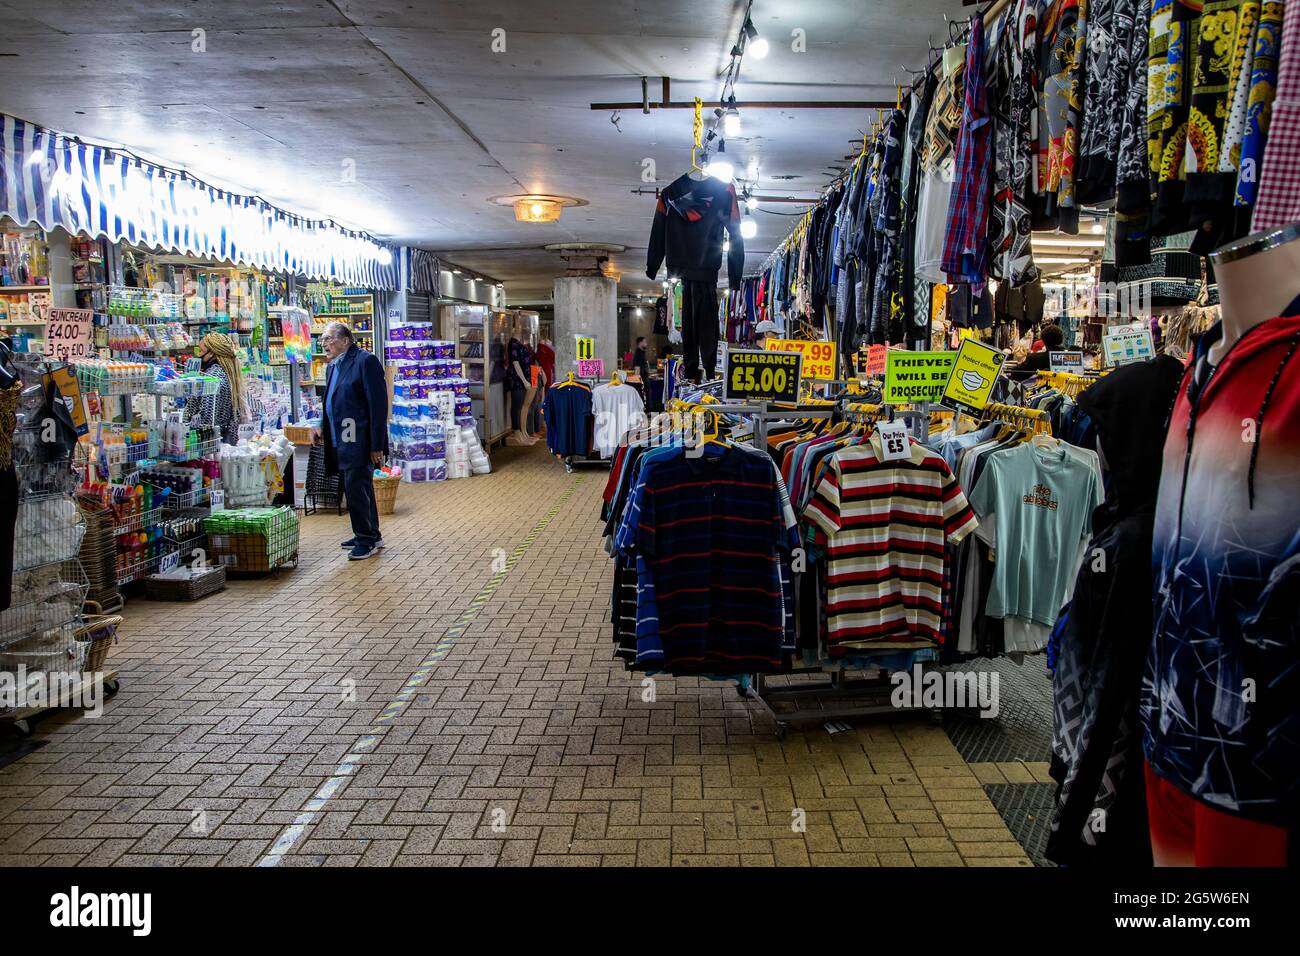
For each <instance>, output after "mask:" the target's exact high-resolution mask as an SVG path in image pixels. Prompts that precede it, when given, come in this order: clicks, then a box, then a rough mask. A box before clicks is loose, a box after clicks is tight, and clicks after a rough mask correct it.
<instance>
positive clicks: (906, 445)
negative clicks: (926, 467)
mask: <svg viewBox="0 0 1300 956" xmlns="http://www.w3.org/2000/svg"><path fill="white" fill-rule="evenodd" d="M876 434H877V435H879V436H880V459H881V461H902V460H903V459H904V458H911V457H912V443H911V442H910V441H909V440H908V438H907V426H906V425H904V424H903V423H902V422H879V423H877V425H876Z"/></svg>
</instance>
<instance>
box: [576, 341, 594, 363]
mask: <svg viewBox="0 0 1300 956" xmlns="http://www.w3.org/2000/svg"><path fill="white" fill-rule="evenodd" d="M577 352H578V361H579V362H590V361H591V360H592V359H594V358H595V357H596V340H595V339H588V338H582V337H581V336H579V337H578V340H577Z"/></svg>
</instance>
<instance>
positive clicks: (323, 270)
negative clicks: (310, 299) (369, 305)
mask: <svg viewBox="0 0 1300 956" xmlns="http://www.w3.org/2000/svg"><path fill="white" fill-rule="evenodd" d="M56 143H57V144H58V146H57V148H56V146H55V144H56ZM47 155H48V157H49V158H50V160H53V159H54V158H55V157H56V156H58V157H59V161H58V162H53V161H50V162H40V161H37V162H35V163H33V162H32V159H33V158H38V159H43V158H45V157H46V156H47ZM0 182H4V183H7V184H8V186H9V188H7V189H0V216H9V217H11V218H13V219H16V220H18V221H19V222H21V223H26V222H28V221H35V222H36V223H37V224H38V225H39V226H41V228H43V229H47V230H48V229H53V228H54V227H55V226H62V227H63V228H64V229H66V230H67V231H68V232H70V233H72V234H73V235H77V234H78V233H87V234H89V235H90V236H92V237H96V238H97V237H99V236H105V237H107V238H108V239H109V241H111V242H119V241H123V240H124V241H126V242H129V243H131V244H133V245H138V246H148V247H150V248H158V247H161V248H164V249H169V250H174V251H176V252H178V253H180V254H182V255H192V256H198V257H200V258H205V259H215V260H218V261H230V262H239V263H246V264H248V265H250V266H255V267H259V268H263V269H272V270H275V271H277V272H287V273H289V274H290V275H305V276H307V277H308V278H311V279H331V280H334V281H337V282H343V283H347V284H349V285H358V286H366V287H367V288H381V289H398V288H401V285H400V270H399V268H398V255H397V250H396V249H395V248H394V247H392V246H390V245H387V244H386V243H381V242H378V241H376V240H375V239H374V238H372V237H371V236H369V235H367V234H365V233H362V232H356V231H354V230H351V229H345V228H343V227H341V226H339V225H337V224H335V223H334V222H332V221H330V220H328V219H308V218H306V217H303V216H297V215H294V214H293V213H291V212H288V211H287V210H284V209H281V208H279V207H277V206H273V205H271V204H270V203H268V202H266V201H265V200H263V199H259V198H258V197H256V196H251V195H240V194H237V193H234V192H230V191H228V190H225V189H218V188H217V187H215V186H211V185H209V184H207V183H205V182H202V181H201V180H198V179H196V178H194V177H193V176H192V175H189V174H187V173H182V172H181V171H180V170H175V169H168V168H166V167H163V166H159V165H157V164H155V163H150V162H145V161H141V160H138V159H134V158H133V157H131V156H129V155H127V154H126V153H122V152H118V151H116V150H114V149H111V148H109V147H107V146H95V145H92V144H89V143H81V142H77V141H75V140H69V139H68V138H67V137H65V136H63V135H61V134H58V133H55V132H54V131H53V130H48V129H44V128H42V127H40V126H37V125H35V124H34V123H29V122H26V121H24V120H20V119H17V118H16V117H13V116H8V115H5V114H0Z"/></svg>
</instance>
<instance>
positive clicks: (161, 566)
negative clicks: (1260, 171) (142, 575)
mask: <svg viewBox="0 0 1300 956" xmlns="http://www.w3.org/2000/svg"><path fill="white" fill-rule="evenodd" d="M180 560H181V553H180V552H179V551H172V552H171V553H170V554H164V555H163V556H162V561H160V562H159V563H158V572H159V573H160V574H166V573H167V572H169V571H175V570H176V565H177V564H179V563H180Z"/></svg>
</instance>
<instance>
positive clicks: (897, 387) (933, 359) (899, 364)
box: [884, 349, 957, 405]
mask: <svg viewBox="0 0 1300 956" xmlns="http://www.w3.org/2000/svg"><path fill="white" fill-rule="evenodd" d="M956 357H957V353H956V352H907V351H904V350H903V349H890V350H889V354H888V355H887V356H886V359H885V395H884V398H885V402H886V403H887V404H890V405H906V404H907V403H909V402H937V401H938V400H939V396H940V395H942V394H943V384H944V382H946V381H948V373H949V372H950V371H952V363H953V360H954V359H956Z"/></svg>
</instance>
